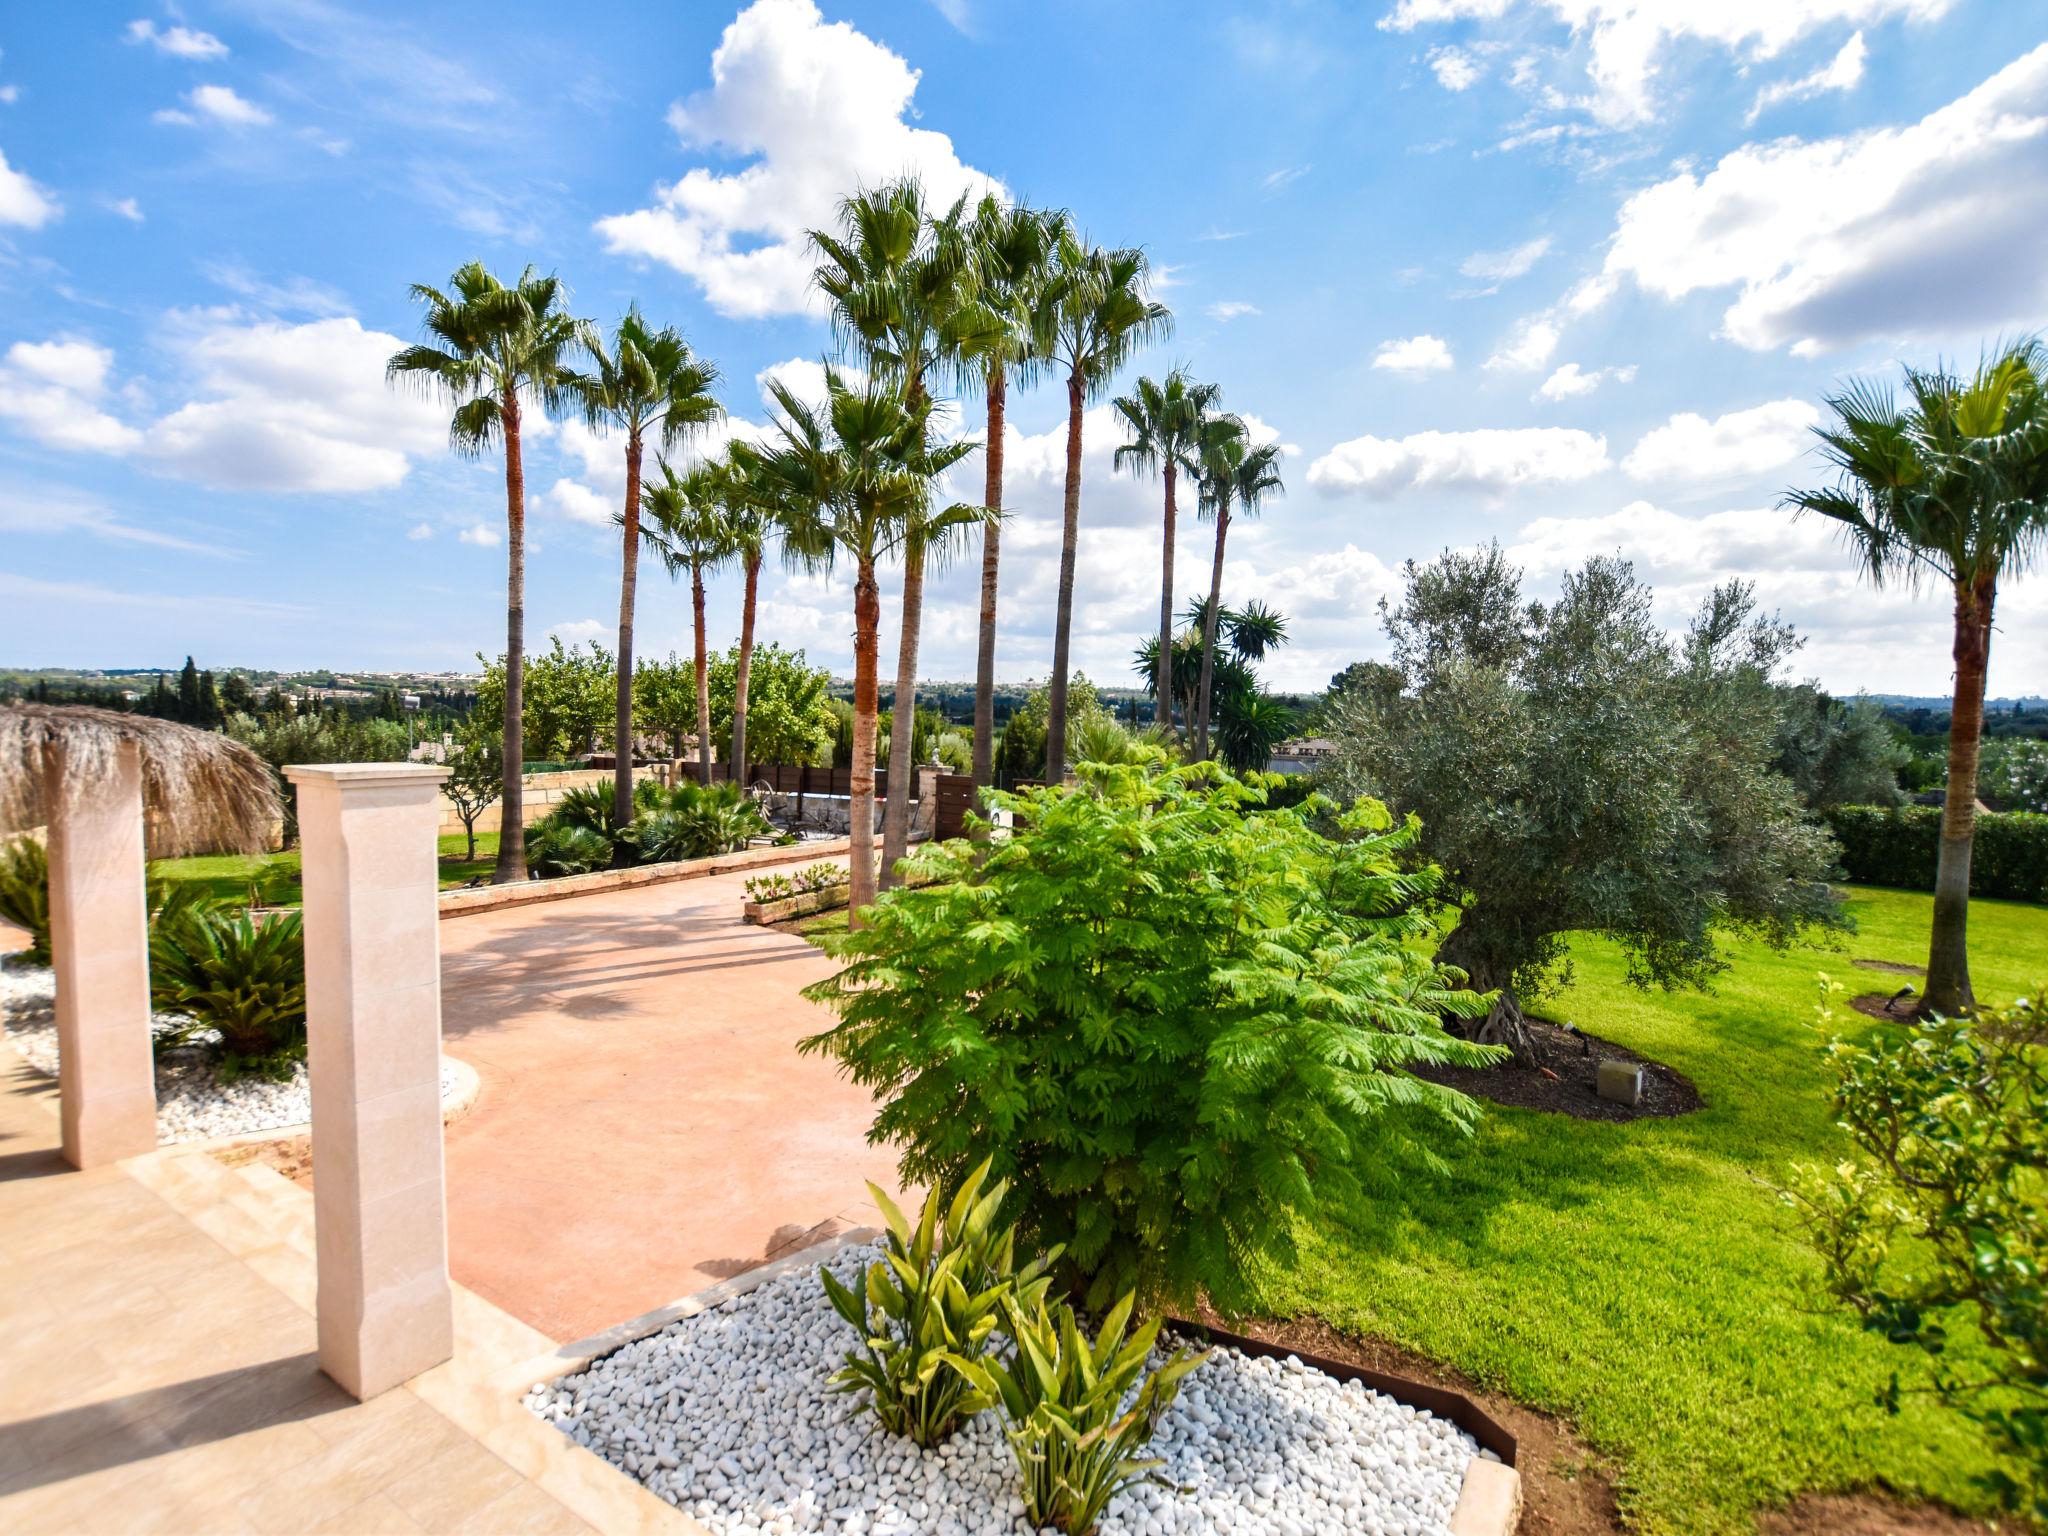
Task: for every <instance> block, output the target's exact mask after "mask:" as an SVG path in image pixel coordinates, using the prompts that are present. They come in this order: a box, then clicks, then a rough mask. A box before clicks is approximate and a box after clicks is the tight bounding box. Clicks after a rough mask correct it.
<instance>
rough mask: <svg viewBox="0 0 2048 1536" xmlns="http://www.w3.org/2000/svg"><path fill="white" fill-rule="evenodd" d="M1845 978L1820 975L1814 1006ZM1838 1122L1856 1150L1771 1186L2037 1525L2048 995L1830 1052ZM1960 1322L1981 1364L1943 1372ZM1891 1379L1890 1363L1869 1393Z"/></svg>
mask: <svg viewBox="0 0 2048 1536" xmlns="http://www.w3.org/2000/svg"><path fill="white" fill-rule="evenodd" d="M1842 990H1843V989H1842V988H1841V986H1840V985H1839V984H1838V983H1833V982H1829V981H1828V980H1827V979H1826V978H1825V977H1823V978H1822V999H1821V1009H1820V1011H1821V1016H1822V1020H1823V1023H1828V1022H1831V1020H1832V1006H1831V1005H1832V1003H1833V1000H1834V997H1835V996H1836V995H1837V994H1839V993H1840V992H1841V991H1842ZM1828 1059H1829V1062H1830V1064H1831V1065H1832V1067H1833V1069H1834V1072H1835V1091H1834V1109H1835V1114H1836V1117H1837V1123H1838V1124H1839V1125H1840V1127H1841V1129H1842V1130H1843V1131H1844V1132H1845V1133H1846V1134H1847V1135H1848V1137H1849V1139H1850V1141H1851V1142H1852V1143H1854V1146H1855V1152H1854V1154H1852V1155H1851V1156H1848V1157H1845V1158H1844V1159H1843V1160H1842V1161H1840V1162H1839V1163H1837V1164H1835V1165H1834V1166H1833V1167H1831V1168H1828V1167H1818V1166H1813V1165H1802V1166H1799V1167H1797V1168H1795V1169H1794V1170H1793V1175H1794V1177H1793V1182H1792V1185H1791V1187H1790V1188H1789V1189H1787V1190H1786V1191H1785V1192H1784V1196H1785V1199H1786V1201H1787V1203H1788V1204H1790V1205H1791V1207H1792V1209H1793V1210H1794V1211H1795V1212H1796V1213H1797V1215H1798V1217H1799V1220H1800V1223H1801V1225H1802V1226H1803V1227H1804V1229H1805V1231H1806V1235H1807V1237H1808V1239H1809V1240H1810V1241H1811V1242H1812V1244H1813V1246H1814V1248H1815V1249H1816V1251H1817V1252H1818V1253H1819V1254H1820V1258H1821V1264H1822V1268H1823V1271H1824V1275H1825V1279H1824V1282H1823V1284H1824V1287H1825V1289H1826V1291H1827V1292H1828V1294H1829V1295H1830V1296H1831V1297H1832V1298H1833V1299H1834V1300H1836V1301H1838V1302H1842V1303H1846V1304H1847V1305H1848V1306H1849V1307H1850V1308H1852V1309H1853V1310H1854V1311H1855V1312H1856V1314H1857V1315H1858V1316H1859V1317H1860V1318H1862V1320H1863V1326H1864V1327H1865V1328H1866V1329H1868V1330H1869V1331H1870V1332H1872V1333H1875V1334H1878V1335H1880V1336H1881V1337H1883V1338H1885V1339H1888V1340H1889V1341H1890V1342H1892V1343H1894V1344H1898V1345H1901V1346H1904V1347H1908V1348H1913V1349H1918V1350H1919V1351H1921V1352H1922V1353H1923V1354H1924V1355H1925V1356H1926V1357H1927V1359H1928V1362H1929V1366H1930V1374H1931V1386H1932V1389H1933V1391H1934V1392H1935V1393H1936V1395H1937V1396H1938V1397H1939V1398H1940V1399H1941V1400H1942V1401H1943V1402H1945V1403H1948V1404H1950V1405H1951V1406H1953V1407H1956V1408H1958V1409H1959V1410H1960V1411H1961V1412H1962V1413H1964V1414H1965V1415H1966V1416H1968V1417H1969V1418H1971V1419H1973V1420H1975V1421H1976V1422H1977V1423H1979V1424H1981V1425H1982V1426H1983V1427H1984V1429H1985V1430H1986V1432H1987V1433H1988V1434H1989V1435H1990V1437H1991V1440H1992V1442H1993V1444H1995V1445H1996V1446H1997V1447H1998V1448H1999V1449H2000V1450H2001V1451H2002V1452H2004V1454H2005V1455H2007V1456H2008V1457H2010V1458H2011V1460H2012V1461H2013V1463H2014V1464H2015V1466H2017V1467H2018V1468H2019V1469H2020V1471H2021V1476H2020V1477H2019V1478H2015V1477H2013V1476H2012V1475H2011V1474H2010V1473H2007V1472H2003V1471H2000V1472H1995V1473H1993V1474H1992V1475H1991V1476H1990V1478H1989V1479H1988V1481H1989V1482H1990V1484H1991V1487H1992V1490H1993V1491H1994V1492H1995V1493H1996V1494H1998V1495H1999V1497H2000V1498H2001V1500H2002V1501H2003V1502H2004V1503H2005V1505H2006V1507H2007V1508H2009V1509H2015V1510H2022V1511H2024V1512H2025V1513H2026V1514H2027V1515H2028V1516H2029V1517H2030V1518H2031V1519H2032V1520H2033V1521H2034V1522H2035V1523H2036V1524H2038V1525H2041V1526H2044V1527H2048V1284H2044V1280H2043V1277H2044V1275H2048V1201H2044V1199H2043V1185H2042V1178H2043V1175H2044V1173H2048V1006H2044V1003H2043V1001H2042V1000H2041V999H2040V998H2038V997H2037V998H2033V999H2022V1000H2020V1001H2019V1002H2017V1003H2015V1004H2013V1005H2012V1006H2011V1007H2010V1008H2003V1009H1995V1008H1987V1009H1984V1010H1982V1011H1981V1012H1980V1013H1978V1014H1977V1016H1976V1017H1975V1018H1969V1019H1946V1018H1935V1019H1930V1020H1927V1021H1924V1022H1912V1023H1908V1024H1906V1025H1905V1026H1903V1027H1902V1028H1900V1029H1898V1030H1890V1029H1887V1030H1884V1031H1881V1032H1879V1033H1875V1034H1873V1035H1871V1036H1869V1037H1868V1038H1867V1039H1863V1040H1860V1041H1859V1040H1847V1039H1842V1038H1836V1039H1833V1040H1832V1041H1830V1043H1829V1045H1828ZM1967 1318H1974V1320H1975V1323H1976V1332H1977V1334H1978V1335H1979V1336H1980V1337H1981V1338H1982V1340H1983V1342H1984V1344H1985V1345H1986V1346H1987V1348H1988V1352H1989V1355H1990V1360H1991V1364H1990V1367H1989V1370H1988V1373H1987V1371H1986V1369H1985V1368H1984V1367H1983V1366H1981V1365H1978V1366H1975V1367H1974V1368H1972V1369H1970V1370H1968V1371H1960V1370H1956V1369H1953V1368H1945V1365H1946V1355H1947V1350H1948V1345H1949V1342H1950V1328H1951V1324H1952V1323H1954V1322H1957V1321H1960V1320H1963V1319H1967ZM1904 1390H1906V1389H1904V1388H1902V1387H1901V1385H1900V1382H1899V1373H1898V1372H1896V1371H1894V1372H1893V1373H1892V1377H1891V1380H1890V1382H1889V1383H1888V1384H1887V1385H1886V1386H1885V1387H1884V1388H1883V1389H1882V1390H1881V1391H1880V1392H1879V1394H1878V1401H1879V1403H1880V1404H1882V1405H1883V1406H1884V1407H1886V1408H1887V1409H1889V1410H1890V1411H1891V1412H1893V1413H1897V1412H1898V1410H1899V1400H1900V1394H1901V1392H1902V1391H1904Z"/></svg>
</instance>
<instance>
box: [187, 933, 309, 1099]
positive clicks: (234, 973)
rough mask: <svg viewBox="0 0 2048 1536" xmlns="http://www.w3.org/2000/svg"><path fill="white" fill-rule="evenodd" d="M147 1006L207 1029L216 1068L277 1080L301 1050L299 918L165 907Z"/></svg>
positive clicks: (224, 1074)
mask: <svg viewBox="0 0 2048 1536" xmlns="http://www.w3.org/2000/svg"><path fill="white" fill-rule="evenodd" d="M149 977H150V994H151V996H150V1001H151V1004H152V1006H154V1007H157V1008H161V1009H165V1010H170V1011H175V1012H178V1013H182V1014H184V1015H186V1016H187V1017H188V1018H190V1019H191V1021H192V1023H191V1026H190V1028H189V1029H188V1030H187V1031H186V1035H187V1036H190V1035H192V1034H197V1033H199V1032H201V1031H208V1030H210V1031H212V1032H214V1034H215V1035H216V1036H217V1037H218V1039H217V1042H216V1043H215V1045H214V1047H213V1055H214V1062H215V1070H216V1073H217V1075H218V1076H220V1078H221V1079H222V1080H223V1081H227V1082H232V1081H234V1079H235V1078H237V1077H244V1076H251V1077H265V1078H270V1079H273V1080H283V1079H285V1078H288V1077H290V1076H291V1070H292V1064H293V1063H294V1062H297V1061H299V1060H302V1059H303V1058H304V1056H305V1052H306V941H305V931H304V928H303V926H302V924H301V921H300V918H299V914H298V913H296V912H286V913H279V914H276V915H274V916H272V917H268V918H265V919H264V920H262V921H261V922H259V921H257V920H255V919H254V918H251V917H250V916H249V914H248V913H246V912H235V911H230V910H228V909H226V908H223V907H219V906H215V905H213V904H210V903H207V902H205V901H204V900H200V899H177V898H174V899H173V900H172V901H170V902H167V903H166V904H165V906H164V907H163V908H161V909H160V910H159V912H158V914H157V920H156V922H155V924H154V925H153V926H152V927H151V929H150V938H149Z"/></svg>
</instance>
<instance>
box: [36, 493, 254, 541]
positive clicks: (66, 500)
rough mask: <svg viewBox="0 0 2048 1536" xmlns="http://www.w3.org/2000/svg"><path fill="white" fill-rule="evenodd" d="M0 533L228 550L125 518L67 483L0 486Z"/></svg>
mask: <svg viewBox="0 0 2048 1536" xmlns="http://www.w3.org/2000/svg"><path fill="white" fill-rule="evenodd" d="M0 533H18V534H46V535H47V534H67V533H85V534H91V535H93V536H94V537H97V538H101V539H105V540H108V541H109V542H112V543H116V544H141V545H146V546H148V547H150V548H154V549H177V550H183V551H185V552H186V553H188V554H200V555H220V554H225V553H227V551H225V550H223V549H221V548H220V547H219V546H217V545H213V544H202V543H199V542H197V541H195V540H192V539H185V538H180V537H178V535H176V534H174V533H167V532H165V531H164V530H163V529H162V528H160V527H154V526H144V525H141V524H137V523H131V522H128V521H127V520H126V519H124V518H121V517H118V516H116V515H115V514H114V513H113V512H111V511H109V510H108V509H107V508H106V507H105V506H104V505H102V504H101V503H100V502H99V501H97V500H96V499H94V498H92V497H89V496H84V495H81V494H80V493H79V492H77V491H74V490H72V489H70V488H68V487H63V488H56V487H47V486H37V485H19V484H15V485H7V486H0Z"/></svg>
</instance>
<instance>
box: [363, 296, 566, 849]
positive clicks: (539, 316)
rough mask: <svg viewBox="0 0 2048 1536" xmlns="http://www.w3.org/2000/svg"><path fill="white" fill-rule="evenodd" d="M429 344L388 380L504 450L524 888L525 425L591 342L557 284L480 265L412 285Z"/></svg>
mask: <svg viewBox="0 0 2048 1536" xmlns="http://www.w3.org/2000/svg"><path fill="white" fill-rule="evenodd" d="M411 292H412V297H413V299H414V300H415V302H417V303H418V304H419V305H420V306H421V307H422V308H423V309H424V310H425V312H426V313H425V317H424V319H423V321H422V323H423V325H424V326H425V328H426V331H427V334H428V336H429V337H430V338H431V339H430V340H429V341H426V342H423V343H421V344H419V345H418V346H411V347H404V348H401V349H400V350H399V351H397V352H395V353H393V354H392V356H391V359H390V361H389V362H387V363H386V364H385V374H386V376H387V377H388V378H390V379H393V380H398V379H404V380H409V381H413V382H417V383H420V384H424V385H425V386H427V387H428V388H430V389H433V390H436V391H438V392H439V393H441V394H444V395H446V396H447V397H448V398H449V399H450V400H452V401H454V403H455V414H454V417H453V418H452V419H451V421H450V422H449V427H448V435H449V438H450V440H451V441H452V442H453V443H454V445H455V448H456V451H457V452H459V453H465V454H470V455H476V454H481V453H482V452H484V451H485V450H486V449H487V448H490V447H492V446H493V445H496V444H503V445H504V449H505V733H504V759H505V786H504V792H503V793H502V794H501V795H500V796H499V799H498V804H499V823H498V827H499V835H498V862H497V867H496V868H495V869H494V870H493V871H492V873H491V879H492V881H493V882H494V883H496V884H500V885H502V884H504V883H506V882H507V881H513V880H524V879H525V878H526V862H525V857H524V849H525V846H526V845H525V842H524V840H523V838H522V837H521V835H520V834H521V832H522V831H523V829H524V827H525V825H526V822H525V799H524V796H523V795H522V793H521V787H520V770H521V768H522V766H523V765H522V761H521V760H522V758H523V756H524V753H525V743H524V739H523V737H522V734H521V731H522V727H523V724H524V719H525V705H526V470H525V464H524V460H523V458H522V456H521V448H522V437H521V432H522V423H523V420H524V412H525V410H526V407H527V406H528V405H529V404H534V405H538V406H539V407H540V408H541V409H542V410H543V411H551V410H553V409H555V408H556V407H558V406H559V405H561V404H562V403H563V400H564V398H565V392H566V391H567V389H568V387H569V381H570V378H571V373H572V370H571V366H570V365H571V363H572V362H573V361H574V359H575V355H576V354H577V353H578V352H579V351H581V350H583V349H585V348H586V347H587V346H588V345H589V343H590V341H591V328H590V326H589V325H588V323H587V322H585V321H581V320H577V319H575V318H574V317H572V316H571V315H570V314H569V312H568V310H567V309H566V308H565V304H566V302H567V298H568V294H567V290H566V289H565V288H564V287H563V286H562V281H561V279H560V278H558V277H554V276H552V275H551V276H547V277H543V276H541V275H540V274H539V273H537V272H536V271H534V269H533V268H532V267H528V268H527V269H526V270H525V271H524V272H522V273H520V275H519V280H518V281H517V282H516V283H514V284H512V285H511V286H509V287H508V286H506V285H505V284H504V283H502V282H500V281H499V280H498V279H497V278H496V277H495V276H493V275H492V274H491V273H490V272H489V271H488V270H486V269H485V267H484V264H483V263H482V262H480V261H472V262H469V263H467V264H465V265H464V266H461V267H458V268H457V269H456V271H455V274H454V276H453V277H452V278H451V279H450V281H449V287H448V291H447V292H445V293H444V292H442V291H441V290H440V289H438V288H432V287H429V286H428V285H427V284H425V283H414V284H413V285H412V289H411Z"/></svg>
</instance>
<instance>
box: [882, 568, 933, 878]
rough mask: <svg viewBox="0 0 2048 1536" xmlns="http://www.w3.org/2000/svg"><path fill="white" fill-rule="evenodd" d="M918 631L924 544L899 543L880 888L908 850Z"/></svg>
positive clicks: (914, 753) (914, 763)
mask: <svg viewBox="0 0 2048 1536" xmlns="http://www.w3.org/2000/svg"><path fill="white" fill-rule="evenodd" d="M923 627H924V540H923V539H921V538H919V537H918V536H917V535H916V534H915V533H912V534H911V536H910V537H909V538H908V539H906V540H905V541H904V545H903V630H902V634H901V635H900V636H899V637H898V639H897V643H896V698H895V700H894V704H895V708H894V710H893V711H892V713H891V717H890V721H889V797H888V802H887V804H885V805H884V806H883V808H882V870H881V880H880V882H879V883H880V885H881V888H882V889H883V890H885V891H886V890H888V889H889V888H890V887H891V886H893V885H895V884H896V861H897V860H898V859H900V858H902V857H903V856H904V855H905V854H906V853H908V852H909V851H910V785H911V782H912V780H914V779H915V778H916V777H917V751H916V746H915V743H916V738H917V643H918V637H919V634H920V632H921V631H922V630H923Z"/></svg>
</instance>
